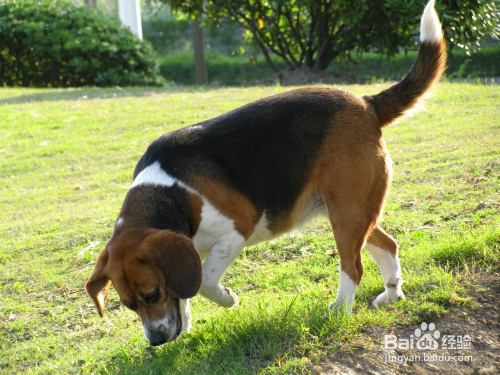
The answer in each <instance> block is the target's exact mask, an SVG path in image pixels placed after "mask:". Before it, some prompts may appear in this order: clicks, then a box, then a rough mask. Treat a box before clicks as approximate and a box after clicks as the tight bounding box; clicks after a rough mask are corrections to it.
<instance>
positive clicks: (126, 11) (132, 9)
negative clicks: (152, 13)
mask: <svg viewBox="0 0 500 375" xmlns="http://www.w3.org/2000/svg"><path fill="white" fill-rule="evenodd" d="M118 15H119V16H120V20H121V21H122V23H123V24H124V25H125V26H128V27H129V28H130V30H132V32H133V33H134V34H135V35H137V36H138V37H139V39H141V40H142V23H141V6H140V4H139V0H118Z"/></svg>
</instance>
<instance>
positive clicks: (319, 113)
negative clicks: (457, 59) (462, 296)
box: [86, 0, 446, 345]
mask: <svg viewBox="0 0 500 375" xmlns="http://www.w3.org/2000/svg"><path fill="white" fill-rule="evenodd" d="M420 40H421V45H420V49H419V53H418V56H417V59H416V61H415V63H414V65H413V66H412V68H411V70H410V72H409V73H408V75H407V76H406V77H405V78H404V79H403V80H402V81H401V82H399V83H397V84H395V85H394V86H392V87H390V88H389V89H387V90H384V91H382V92H381V93H379V94H377V95H372V96H371V95H365V96H363V97H358V96H356V95H353V94H351V93H349V92H346V91H343V90H337V89H331V88H302V89H298V90H292V91H288V92H285V93H281V94H278V95H274V96H271V97H268V98H264V99H260V100H257V101H255V102H253V103H250V104H247V105H245V106H243V107H240V108H237V109H235V110H233V111H231V112H228V113H225V114H223V115H221V116H218V117H216V118H213V119H211V120H207V121H203V122H200V123H198V124H195V125H192V126H188V127H186V128H183V129H180V130H176V131H173V132H170V133H168V134H165V135H164V136H162V137H160V138H158V139H156V140H155V141H154V142H153V143H152V144H151V145H150V146H149V147H148V149H147V151H146V153H145V154H144V155H143V156H142V157H141V158H140V160H139V162H138V163H137V166H136V168H135V172H134V179H133V183H132V185H131V186H130V189H129V190H128V192H127V195H126V197H125V201H124V203H123V207H122V209H121V212H120V214H119V216H118V220H117V221H116V223H115V226H114V232H113V236H112V238H111V239H110V241H109V242H108V243H107V244H106V247H105V248H104V250H103V251H102V252H101V253H100V255H99V258H98V260H97V262H96V265H95V268H94V271H93V273H92V275H91V276H90V278H89V279H88V282H87V284H86V290H87V293H88V294H89V295H90V297H92V299H93V300H94V302H95V303H96V305H97V309H98V311H99V314H100V315H103V313H104V303H105V301H106V298H107V296H108V292H109V289H110V286H111V284H113V285H114V287H115V289H116V291H117V292H118V294H119V296H120V300H121V302H122V303H123V305H125V306H126V307H128V308H130V309H132V310H133V311H135V312H136V313H137V314H138V315H139V317H140V318H141V321H142V324H143V327H144V333H145V335H146V337H147V339H148V340H149V341H150V343H151V345H161V344H164V343H166V342H169V341H172V340H175V339H176V338H177V337H178V336H179V335H180V334H181V332H183V331H188V330H189V329H190V324H191V323H190V313H189V298H191V297H193V296H194V295H196V294H197V293H200V294H201V295H202V296H204V297H206V298H208V299H210V300H212V301H214V302H216V303H218V304H220V305H222V306H225V307H227V308H231V307H233V306H234V305H236V304H237V302H238V299H237V297H236V295H235V294H234V293H233V292H232V291H231V290H230V289H228V288H226V287H225V286H223V285H221V284H220V279H221V277H222V275H223V274H224V271H225V270H226V269H227V267H228V266H229V265H230V264H231V262H232V261H233V260H234V259H235V258H236V257H237V256H238V254H240V252H241V251H242V249H243V248H244V247H245V246H251V245H255V244H257V243H259V242H262V241H266V240H270V239H272V238H275V237H277V236H280V235H282V234H284V233H286V232H288V231H290V230H291V229H293V228H294V227H297V226H299V225H301V224H303V223H304V222H306V221H308V220H309V219H311V218H313V217H315V216H318V215H321V214H324V215H326V216H327V217H328V218H329V220H330V222H331V225H332V229H333V232H334V235H335V241H336V243H337V247H338V253H339V257H340V282H339V287H338V291H337V297H336V300H335V301H334V302H333V303H332V304H331V305H330V308H331V309H332V310H335V309H336V308H337V307H339V306H340V307H342V306H345V305H347V308H348V309H351V307H352V304H353V301H354V296H355V293H356V289H357V287H358V285H359V283H360V281H361V277H362V275H363V264H362V262H361V250H362V249H363V247H364V248H366V249H367V250H368V251H369V252H370V254H371V255H372V257H373V259H374V260H375V262H376V263H377V264H378V267H379V269H380V272H381V274H382V279H383V282H384V286H385V291H384V292H383V293H382V294H380V295H379V296H378V297H377V298H376V299H375V301H374V305H376V306H380V305H384V304H386V303H389V302H392V301H397V300H398V299H400V298H404V294H403V291H402V288H401V285H402V279H401V268H400V264H399V259H398V245H397V243H396V241H395V240H394V239H393V238H392V237H391V236H389V235H388V234H387V233H385V232H384V231H383V230H382V229H381V228H380V227H379V225H378V224H379V222H380V218H381V213H382V210H383V207H384V201H385V199H386V197H387V193H388V190H389V186H390V183H391V175H392V169H391V160H390V158H389V155H388V153H387V149H386V147H385V142H384V139H383V137H382V131H381V128H383V127H384V126H387V125H389V124H390V123H391V122H393V121H394V120H396V119H398V118H400V117H401V116H403V115H405V113H407V112H408V111H409V110H411V109H413V108H415V106H416V105H417V104H418V102H419V100H421V99H422V98H423V97H424V95H425V94H426V93H427V92H428V91H429V90H430V89H431V87H432V86H433V85H434V84H435V83H436V82H437V81H438V80H439V78H440V76H441V74H442V73H443V70H444V69H445V63H446V51H445V41H444V39H443V32H442V29H441V24H440V22H439V19H438V16H437V14H436V12H435V10H434V1H433V0H432V1H430V2H429V3H428V4H427V6H426V8H425V10H424V13H423V16H422V21H421V31H420Z"/></svg>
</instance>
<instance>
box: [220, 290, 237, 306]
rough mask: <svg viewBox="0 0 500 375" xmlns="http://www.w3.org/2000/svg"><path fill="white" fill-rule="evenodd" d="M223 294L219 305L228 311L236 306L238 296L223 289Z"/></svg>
mask: <svg viewBox="0 0 500 375" xmlns="http://www.w3.org/2000/svg"><path fill="white" fill-rule="evenodd" d="M223 288H224V292H223V293H222V298H221V299H220V301H219V303H220V304H221V305H222V306H224V307H225V308H227V309H230V308H232V307H234V306H236V305H237V304H238V296H237V295H236V294H235V293H234V292H233V291H232V290H231V289H229V288H227V287H225V286H224V287H223Z"/></svg>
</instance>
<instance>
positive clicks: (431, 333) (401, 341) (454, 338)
mask: <svg viewBox="0 0 500 375" xmlns="http://www.w3.org/2000/svg"><path fill="white" fill-rule="evenodd" d="M384 347H385V349H389V350H391V349H392V350H394V349H403V350H404V349H406V350H408V349H410V350H411V349H418V350H436V349H471V337H470V336H469V335H441V333H440V332H439V331H438V330H437V329H436V325H435V324H434V323H429V324H427V323H426V322H423V323H422V324H421V325H420V328H417V329H415V331H414V333H413V334H412V335H410V338H399V337H397V336H396V335H385V336H384Z"/></svg>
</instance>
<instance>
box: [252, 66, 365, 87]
mask: <svg viewBox="0 0 500 375" xmlns="http://www.w3.org/2000/svg"><path fill="white" fill-rule="evenodd" d="M277 83H279V84H280V85H281V86H304V85H313V84H325V85H339V84H349V83H361V80H360V79H358V78H356V77H353V76H351V75H349V74H338V73H335V72H327V71H324V70H317V69H311V68H307V67H302V68H299V69H295V70H283V71H281V72H278V73H275V74H273V75H272V76H271V77H269V78H266V79H263V80H261V81H258V82H257V84H258V85H263V86H272V85H276V84H277Z"/></svg>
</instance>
